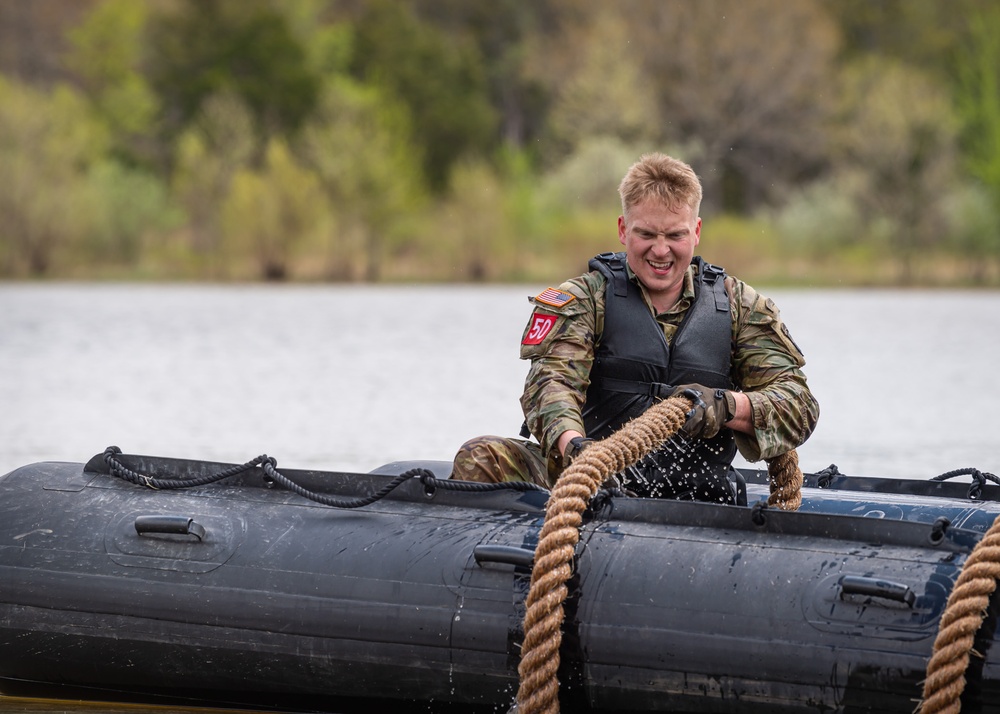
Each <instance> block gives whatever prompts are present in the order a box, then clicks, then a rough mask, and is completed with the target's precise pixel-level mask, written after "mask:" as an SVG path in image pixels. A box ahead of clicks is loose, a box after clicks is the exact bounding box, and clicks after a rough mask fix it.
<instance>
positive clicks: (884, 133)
mask: <svg viewBox="0 0 1000 714" xmlns="http://www.w3.org/2000/svg"><path fill="white" fill-rule="evenodd" d="M842 96H843V97H844V101H843V104H842V111H843V119H842V121H841V122H840V124H839V126H840V127H841V128H840V130H839V131H838V132H837V134H836V137H837V139H836V140H837V145H838V149H839V150H840V151H839V152H838V154H839V155H840V156H841V157H842V158H841V162H842V168H841V171H842V172H844V173H847V174H849V175H851V176H853V177H854V179H855V180H854V181H853V182H852V183H853V186H854V187H855V189H856V192H855V194H854V200H855V201H856V202H857V203H858V205H859V206H860V207H861V208H862V211H863V220H865V222H866V223H867V224H872V225H873V224H878V223H882V222H884V221H886V220H888V221H890V222H891V224H892V226H893V228H892V229H891V235H890V247H891V249H892V251H893V254H894V255H895V256H896V257H897V258H898V259H899V260H901V261H902V270H903V273H902V277H903V280H904V281H906V282H911V281H912V280H913V278H914V275H913V272H912V268H913V265H912V259H913V256H914V254H916V253H917V252H918V251H923V250H927V249H932V248H935V247H938V246H940V244H941V242H942V240H943V238H944V236H945V224H944V217H943V212H942V211H943V207H942V197H943V195H944V191H942V188H941V187H943V186H946V185H948V178H949V176H952V175H953V171H954V162H955V158H956V134H957V124H956V122H955V119H954V115H953V113H952V109H951V105H950V103H949V100H948V97H947V92H946V91H945V90H944V88H943V87H941V86H940V85H939V84H938V83H936V82H935V81H933V79H932V78H931V77H928V76H926V75H925V74H924V73H922V72H920V71H918V70H916V69H913V68H911V67H907V66H905V65H903V64H900V63H886V62H884V61H877V60H875V59H874V58H866V59H864V60H861V61H859V62H857V63H855V64H854V65H852V66H851V67H850V68H849V71H847V72H846V73H845V75H844V88H843V91H842Z"/></svg>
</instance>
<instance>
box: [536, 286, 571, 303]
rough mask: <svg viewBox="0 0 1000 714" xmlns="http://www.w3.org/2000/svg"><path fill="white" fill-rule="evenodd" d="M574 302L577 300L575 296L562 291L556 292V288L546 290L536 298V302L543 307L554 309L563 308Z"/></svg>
mask: <svg viewBox="0 0 1000 714" xmlns="http://www.w3.org/2000/svg"><path fill="white" fill-rule="evenodd" d="M573 300H576V296H575V295H570V294H569V293H564V292H563V291H562V290H556V289H555V288H545V289H544V290H542V292H540V293H538V295H536V296H535V302H540V303H542V304H543V305H551V306H552V307H563V306H564V305H566V304H568V303H570V302H572V301H573Z"/></svg>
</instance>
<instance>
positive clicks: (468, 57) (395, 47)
mask: <svg viewBox="0 0 1000 714" xmlns="http://www.w3.org/2000/svg"><path fill="white" fill-rule="evenodd" d="M356 33H357V35H356V40H355V50H354V57H353V62H352V69H353V72H354V75H355V77H357V78H358V79H359V80H364V81H366V82H369V83H371V84H373V85H375V86H377V87H380V88H382V89H383V90H384V91H385V92H386V93H387V94H389V95H392V96H397V97H399V98H400V99H401V100H402V101H403V103H405V104H406V106H407V107H408V108H409V111H410V116H411V118H412V122H413V124H412V126H413V132H414V137H415V140H416V142H417V143H418V144H419V145H421V146H423V147H424V149H425V151H424V171H425V173H426V176H427V181H428V183H429V184H430V186H431V187H432V188H433V189H435V190H441V189H443V188H444V187H445V184H446V182H447V179H448V172H449V171H450V169H451V167H452V165H453V164H454V163H455V162H456V161H457V160H458V159H459V158H460V157H462V156H463V155H465V154H478V155H480V156H482V155H485V154H487V153H488V152H489V149H490V148H491V146H492V145H493V144H494V142H493V138H494V129H495V126H496V117H495V113H494V111H493V109H492V107H491V106H490V104H489V101H488V99H487V94H486V83H485V78H484V76H483V71H482V64H481V59H480V57H479V55H478V53H477V52H476V50H475V47H473V46H470V45H469V44H467V43H464V42H461V41H460V39H459V41H456V38H453V37H448V36H446V35H445V34H444V33H443V32H441V31H440V30H437V29H435V28H434V27H432V26H430V25H427V24H426V23H422V22H420V21H419V20H418V19H417V18H416V17H415V16H414V15H413V14H412V13H411V12H410V11H409V10H408V8H407V6H406V5H405V4H404V3H402V2H397V1H396V0H372V2H370V3H368V4H367V5H366V7H365V11H364V12H363V13H362V15H361V17H360V19H359V20H358V23H357V28H356Z"/></svg>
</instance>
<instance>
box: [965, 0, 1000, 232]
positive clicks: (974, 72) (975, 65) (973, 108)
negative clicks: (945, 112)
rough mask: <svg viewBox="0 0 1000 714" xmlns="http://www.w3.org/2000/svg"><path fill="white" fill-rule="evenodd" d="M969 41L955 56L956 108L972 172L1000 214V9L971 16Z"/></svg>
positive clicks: (982, 9)
mask: <svg viewBox="0 0 1000 714" xmlns="http://www.w3.org/2000/svg"><path fill="white" fill-rule="evenodd" d="M968 23H969V38H968V41H966V42H963V43H962V44H961V45H960V46H959V47H958V49H957V50H956V52H955V68H956V75H957V79H958V81H957V82H956V83H955V97H956V102H955V108H956V111H957V112H958V114H959V116H961V117H962V120H963V122H962V124H963V131H962V141H963V145H964V146H965V160H966V165H967V166H968V168H969V172H970V173H971V174H972V175H973V176H974V177H975V178H977V179H979V180H980V181H982V182H983V184H984V185H985V186H987V187H988V190H989V191H990V193H991V195H992V197H993V202H994V205H995V210H996V211H997V212H998V213H1000V7H998V6H996V5H988V6H986V7H983V8H979V9H977V10H975V11H973V12H972V13H970V14H969V16H968Z"/></svg>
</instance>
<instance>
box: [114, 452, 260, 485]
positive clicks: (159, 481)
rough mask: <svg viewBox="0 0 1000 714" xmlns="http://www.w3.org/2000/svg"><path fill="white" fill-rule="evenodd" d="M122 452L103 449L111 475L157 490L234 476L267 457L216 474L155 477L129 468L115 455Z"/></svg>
mask: <svg viewBox="0 0 1000 714" xmlns="http://www.w3.org/2000/svg"><path fill="white" fill-rule="evenodd" d="M121 453H122V450H121V449H119V448H118V447H117V446H109V447H108V448H106V449H105V450H104V463H106V464H107V465H108V470H109V471H111V475H112V476H117V477H119V478H122V479H125V480H126V481H128V482H130V483H134V484H136V485H137V486H146V487H147V488H152V489H157V490H167V489H172V488H193V487H195V486H206V485H208V484H210V483H215V482H216V481H221V480H222V479H225V478H229V477H230V476H235V475H236V474H239V473H243V472H244V471H249V470H250V469H252V468H253V467H255V466H257V465H259V464H261V463H263V462H264V461H265V460H266V459H267V454H261V455H260V456H258V457H257V458H256V459H253V460H251V461H247V462H246V463H245V464H243V465H242V466H231V467H229V468H228V469H225V470H224V471H220V472H219V473H216V474H210V475H208V476H199V477H197V478H188V479H180V478H156V477H153V476H146V475H144V474H140V473H136V472H135V471H132V470H131V469H130V468H128V467H127V466H125V465H124V464H123V463H122V462H121V461H119V460H118V459H117V458H116V457H117V456H118V455H119V454H121Z"/></svg>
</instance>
